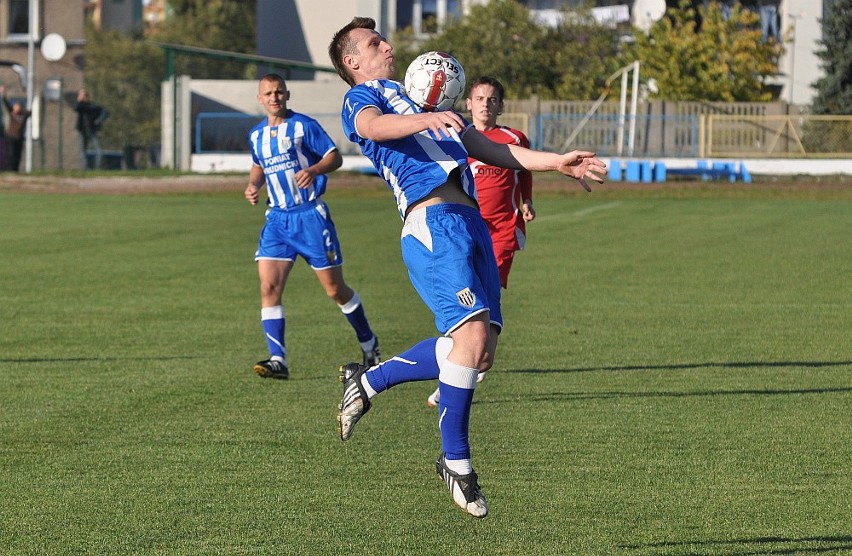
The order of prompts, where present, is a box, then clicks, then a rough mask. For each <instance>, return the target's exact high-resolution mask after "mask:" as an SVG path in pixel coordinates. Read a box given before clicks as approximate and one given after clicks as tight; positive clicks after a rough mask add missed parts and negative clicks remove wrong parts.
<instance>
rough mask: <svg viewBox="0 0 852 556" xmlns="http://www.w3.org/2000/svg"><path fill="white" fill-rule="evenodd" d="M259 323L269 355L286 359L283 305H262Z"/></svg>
mask: <svg viewBox="0 0 852 556" xmlns="http://www.w3.org/2000/svg"><path fill="white" fill-rule="evenodd" d="M260 323H261V325H262V326H263V333H264V335H265V336H266V344H267V345H268V346H269V355H270V358H271V357H280V358H281V359H282V360H284V361H286V360H287V354H286V350H285V349H284V307H282V306H281V305H276V306H275V307H264V308H262V309H261V310H260Z"/></svg>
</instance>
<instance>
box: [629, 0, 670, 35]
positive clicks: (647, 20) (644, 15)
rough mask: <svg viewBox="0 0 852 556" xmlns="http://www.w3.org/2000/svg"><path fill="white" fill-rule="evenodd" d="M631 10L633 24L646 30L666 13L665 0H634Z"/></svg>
mask: <svg viewBox="0 0 852 556" xmlns="http://www.w3.org/2000/svg"><path fill="white" fill-rule="evenodd" d="M632 12H633V17H632V20H633V26H634V27H636V28H637V29H641V30H642V31H645V32H647V31H648V30H649V29H650V28H651V26H652V25H653V24H654V22H655V21H659V20H660V18H662V17H663V15H664V14H665V13H666V0H636V1H635V2H633V10H632Z"/></svg>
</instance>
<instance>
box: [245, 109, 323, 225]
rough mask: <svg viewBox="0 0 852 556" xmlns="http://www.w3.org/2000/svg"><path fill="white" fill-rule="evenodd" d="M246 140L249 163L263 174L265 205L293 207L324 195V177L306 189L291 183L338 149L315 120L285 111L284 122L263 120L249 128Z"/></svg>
mask: <svg viewBox="0 0 852 556" xmlns="http://www.w3.org/2000/svg"><path fill="white" fill-rule="evenodd" d="M248 138H249V147H250V149H251V158H252V162H254V164H256V165H257V166H260V167H261V168H262V169H263V173H264V174H265V175H266V188H267V201H266V204H268V205H269V206H270V207H272V208H281V209H288V208H293V207H295V206H297V205H301V204H302V203H305V202H307V201H314V200H316V199H318V198H319V197H320V195H322V194H323V193H325V184H326V182H327V181H328V176H326V175H325V174H320V175H318V176H316V178H315V179H314V183H313V184H312V185H311V186H310V187H307V188H305V189H299V188H298V187H297V186H296V184H295V182H294V181H293V176H294V175H295V174H296V172H298V171H299V170H301V169H302V168H307V167H308V166H311V165H313V164H316V163H317V162H318V161H320V160H321V159H322V158H323V157H324V156H325V155H327V154H328V153H330V152H331V151H333V150H335V149H336V148H337V146H336V145H335V144H334V141H332V140H331V137H329V136H328V134H327V133H326V132H325V130H324V129H323V128H322V126H320V125H319V123H318V122H317V121H316V120H314V119H313V118H311V117H309V116H306V115H304V114H300V113H299V112H294V111H292V110H288V111H287V119H286V120H284V123H282V124H281V125H278V126H270V125H269V123H268V120H267V119H266V118H264V119H263V120H262V121H260V122H259V123H258V124H257V125H255V126H254V127H253V128H252V129H251V131H250V132H249V136H248Z"/></svg>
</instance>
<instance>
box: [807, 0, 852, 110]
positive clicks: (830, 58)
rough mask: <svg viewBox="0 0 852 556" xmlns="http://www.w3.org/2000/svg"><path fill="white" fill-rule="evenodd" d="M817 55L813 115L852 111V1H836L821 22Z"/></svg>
mask: <svg viewBox="0 0 852 556" xmlns="http://www.w3.org/2000/svg"><path fill="white" fill-rule="evenodd" d="M820 46H821V48H820V50H818V51H817V53H816V54H817V56H818V57H819V59H820V60H821V62H822V63H821V66H822V69H823V71H824V73H825V74H824V75H823V77H821V78H820V79H818V80H817V81H816V82H815V83H814V84H813V85H814V87H815V88H816V96H815V97H814V100H813V103H812V105H811V111H812V112H813V113H814V114H830V115H839V114H852V0H835V2H834V3H833V5H832V6H831V7H830V8H829V11H828V14H827V15H826V18H825V20H823V22H822V40H821V41H820Z"/></svg>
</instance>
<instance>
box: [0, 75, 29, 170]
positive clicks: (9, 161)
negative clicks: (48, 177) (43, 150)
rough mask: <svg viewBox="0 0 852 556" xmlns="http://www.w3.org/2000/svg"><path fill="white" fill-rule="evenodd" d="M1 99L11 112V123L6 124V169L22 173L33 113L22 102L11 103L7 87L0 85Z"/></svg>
mask: <svg viewBox="0 0 852 556" xmlns="http://www.w3.org/2000/svg"><path fill="white" fill-rule="evenodd" d="M0 97H3V105H4V106H5V107H6V110H8V111H9V122H8V123H7V124H6V146H7V149H6V151H7V152H6V165H5V166H4V168H5V169H7V170H11V171H12V172H18V171H20V166H21V155H22V154H23V152H24V134H25V132H26V129H27V120H28V119H29V118H30V116H32V111H30V110H26V109H24V105H23V104H21V103H20V102H10V101H9V99H8V98H7V97H6V87H5V86H3V85H0Z"/></svg>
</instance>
